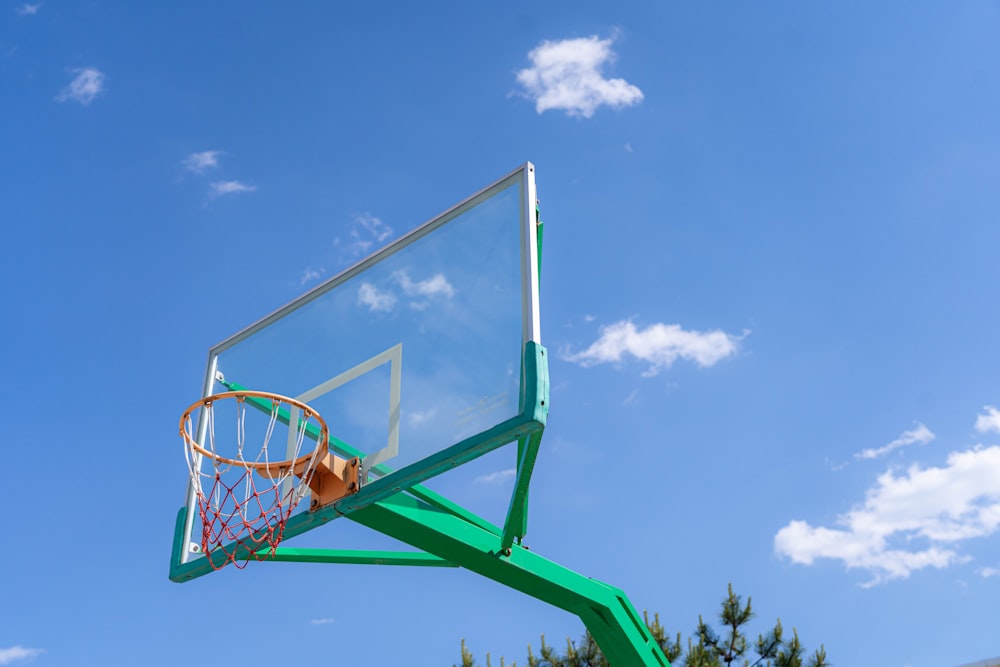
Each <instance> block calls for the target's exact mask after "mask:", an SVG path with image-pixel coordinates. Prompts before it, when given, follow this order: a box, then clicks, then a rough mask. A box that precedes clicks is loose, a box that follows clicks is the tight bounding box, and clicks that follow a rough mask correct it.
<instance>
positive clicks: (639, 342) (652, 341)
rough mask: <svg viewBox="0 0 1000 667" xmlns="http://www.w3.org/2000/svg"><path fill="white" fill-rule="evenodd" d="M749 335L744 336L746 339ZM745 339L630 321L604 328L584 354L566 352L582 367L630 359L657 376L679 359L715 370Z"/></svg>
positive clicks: (719, 333) (745, 333)
mask: <svg viewBox="0 0 1000 667" xmlns="http://www.w3.org/2000/svg"><path fill="white" fill-rule="evenodd" d="M748 333H749V332H744V333H743V336H746V335H747V334H748ZM743 336H733V335H730V334H727V333H725V332H723V331H719V330H718V329H716V330H714V331H685V330H684V329H682V328H681V327H680V325H679V324H651V325H649V326H648V327H646V328H645V329H637V328H636V326H635V324H633V323H632V321H631V320H623V321H621V322H615V323H614V324H611V325H608V326H606V327H601V334H600V337H599V338H598V339H597V340H596V341H595V342H594V343H593V344H592V345H591V346H590V347H588V348H587V349H586V350H583V351H582V352H576V353H571V352H566V353H564V354H563V358H564V359H565V360H566V361H572V362H574V363H578V364H580V365H581V366H593V365H595V364H604V363H609V362H616V363H617V362H620V361H621V360H622V357H623V356H625V355H629V356H632V357H635V358H636V359H639V360H641V361H644V362H647V363H648V364H650V366H649V369H648V370H647V371H646V372H645V373H644V374H643V375H645V376H647V377H649V376H653V375H656V374H657V373H659V372H660V371H661V370H663V369H666V368H670V366H671V365H673V363H674V361H676V360H677V359H678V358H680V359H687V360H690V361H693V362H695V363H696V364H698V365H699V366H702V367H707V366H712V365H713V364H715V363H716V362H718V361H720V360H722V359H725V358H726V357H728V356H730V355H733V354H735V353H736V351H737V350H738V349H739V342H740V340H741V339H742V338H743Z"/></svg>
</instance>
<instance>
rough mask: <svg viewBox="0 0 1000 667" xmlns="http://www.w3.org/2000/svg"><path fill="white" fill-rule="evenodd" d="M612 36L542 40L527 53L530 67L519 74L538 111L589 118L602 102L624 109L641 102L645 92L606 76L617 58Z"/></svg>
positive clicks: (520, 82) (518, 79)
mask: <svg viewBox="0 0 1000 667" xmlns="http://www.w3.org/2000/svg"><path fill="white" fill-rule="evenodd" d="M613 42H614V39H613V38H609V39H599V38H598V37H597V36H596V35H594V36H591V37H580V38H577V39H564V40H560V41H555V42H550V41H545V42H542V43H541V44H540V45H539V46H538V47H536V48H535V49H534V50H532V51H531V52H530V53H529V54H528V59H529V60H530V61H531V67H529V68H527V69H523V70H521V71H520V72H518V73H517V82H518V83H519V84H521V86H522V88H523V90H524V93H525V94H526V95H527V96H528V97H529V98H530V99H532V100H534V101H535V110H536V111H537V112H538V113H544V112H545V111H548V110H549V109H557V110H558V109H561V110H564V111H565V112H566V113H567V114H568V115H570V116H581V117H583V118H590V117H591V116H593V115H594V111H596V110H597V107H599V106H601V105H607V106H609V107H612V108H621V107H627V106H631V105H633V104H638V103H639V102H641V101H642V91H641V90H639V88H637V87H636V86H634V85H632V84H630V83H629V82H627V81H625V80H624V79H606V78H605V77H604V75H603V74H602V69H603V67H604V66H605V65H606V64H608V63H611V62H613V61H614V60H615V52H614V51H612V49H611V44H612V43H613Z"/></svg>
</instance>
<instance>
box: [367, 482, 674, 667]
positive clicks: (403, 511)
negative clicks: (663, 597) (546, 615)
mask: <svg viewBox="0 0 1000 667" xmlns="http://www.w3.org/2000/svg"><path fill="white" fill-rule="evenodd" d="M347 518H348V519H350V520H352V521H356V522H357V523H360V524H362V525H364V526H367V527H368V528H371V529H372V530H376V531H378V532H380V533H383V534H385V535H389V536H390V537H394V538H396V539H398V540H400V541H402V542H405V543H407V544H409V545H410V546H413V547H416V548H418V549H421V550H423V551H425V552H427V553H430V554H433V555H435V556H438V557H439V558H441V559H442V560H445V561H448V562H450V563H456V564H458V565H459V566H461V567H464V568H466V569H468V570H472V571H473V572H476V573H478V574H480V575H482V576H485V577H488V578H490V579H493V580H494V581H497V582H499V583H501V584H504V585H505V586H509V587H510V588H514V589H516V590H519V591H521V592H523V593H526V594H528V595H530V596H532V597H535V598H538V599H539V600H542V601H544V602H548V603H549V604H552V605H555V606H557V607H559V608H561V609H564V610H566V611H568V612H570V613H573V614H576V615H577V616H579V617H580V619H581V620H582V621H583V623H584V624H585V625H586V626H587V629H588V630H589V631H590V633H591V634H592V635H593V636H594V639H595V640H596V641H597V644H598V646H600V647H601V651H603V652H604V655H605V656H606V657H607V658H608V661H609V662H610V663H611V664H612V665H614V666H615V667H669V665H670V663H669V662H668V661H667V658H666V656H664V655H663V652H662V651H661V650H660V647H659V646H658V645H657V643H656V641H655V640H654V639H653V637H652V635H651V634H650V632H649V630H648V628H646V624H645V622H644V621H643V619H642V617H641V616H639V614H638V613H636V611H635V608H634V607H633V606H632V604H631V603H630V602H629V600H628V598H627V597H626V596H625V594H624V593H623V592H622V591H621V590H619V589H617V588H614V587H613V586H609V585H607V584H605V583H602V582H600V581H597V580H595V579H590V578H588V577H585V576H583V575H581V574H578V573H576V572H574V571H572V570H570V569H568V568H566V567H563V566H562V565H559V564H557V563H553V562H552V561H550V560H547V559H545V558H543V557H542V556H539V555H538V554H536V553H534V552H532V551H528V550H527V549H525V548H524V547H522V546H520V545H516V544H515V545H512V546H511V547H510V555H509V556H507V555H504V553H503V552H502V550H501V548H500V547H501V544H500V538H498V537H497V536H496V535H494V534H492V533H490V532H488V531H485V530H482V529H480V528H478V527H476V526H474V525H472V524H470V523H468V522H466V521H462V520H461V519H459V518H458V517H456V516H454V515H452V514H449V513H447V512H441V511H439V510H436V509H435V508H433V507H431V506H429V505H427V504H426V503H422V502H420V501H419V500H416V499H415V498H412V497H408V496H405V495H397V496H394V497H392V498H388V499H386V500H383V501H380V502H378V503H374V504H371V505H367V506H366V507H363V508H360V509H358V510H356V511H354V512H352V513H350V514H348V515H347Z"/></svg>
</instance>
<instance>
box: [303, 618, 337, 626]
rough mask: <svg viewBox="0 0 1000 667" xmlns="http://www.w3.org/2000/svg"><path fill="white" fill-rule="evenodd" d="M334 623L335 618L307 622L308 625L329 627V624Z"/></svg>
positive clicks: (315, 619)
mask: <svg viewBox="0 0 1000 667" xmlns="http://www.w3.org/2000/svg"><path fill="white" fill-rule="evenodd" d="M336 622H337V619H335V618H314V619H312V620H311V621H309V623H310V624H312V625H330V624H331V623H336Z"/></svg>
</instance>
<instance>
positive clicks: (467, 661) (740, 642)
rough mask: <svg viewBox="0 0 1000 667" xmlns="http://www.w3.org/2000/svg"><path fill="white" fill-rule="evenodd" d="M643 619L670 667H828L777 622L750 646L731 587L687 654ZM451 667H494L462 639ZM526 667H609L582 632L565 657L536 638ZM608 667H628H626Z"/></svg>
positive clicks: (745, 618)
mask: <svg viewBox="0 0 1000 667" xmlns="http://www.w3.org/2000/svg"><path fill="white" fill-rule="evenodd" d="M644 616H645V620H646V627H648V628H649V631H650V633H651V634H652V635H653V638H654V639H655V640H656V643H657V644H659V646H660V648H661V649H662V650H663V653H664V655H666V656H667V659H668V660H670V663H671V664H672V665H674V666H675V667H678V666H679V667H830V663H829V662H828V661H827V659H826V650H825V649H824V648H823V646H822V645H820V647H819V648H818V649H816V650H815V651H814V652H813V653H812V654H811V655H808V656H807V655H806V650H805V648H804V647H803V646H802V643H801V642H800V641H799V635H798V633H797V632H796V631H795V629H794V628H793V629H792V636H791V637H790V638H789V637H786V636H785V633H784V629H783V628H782V627H781V619H778V620H777V621H776V622H775V624H774V628H773V629H770V630H768V632H767V633H765V634H762V635H758V636H757V639H756V640H751V639H750V638H749V637H748V635H747V630H746V626H747V625H748V624H749V623H750V621H751V619H753V617H754V613H753V608H752V607H751V604H750V598H747V601H746V604H745V605H744V604H743V599H742V598H741V597H740V596H739V595H736V594H735V593H733V585H732V584H729V594H728V595H727V596H726V598H725V599H723V601H722V611H721V612H720V614H719V630H716V629H715V628H713V627H712V626H711V625H709V624H708V623H706V622H705V621H704V619H703V618H702V617H701V616H699V617H698V625H697V626H696V628H695V631H694V634H693V636H692V637H690V638H688V640H687V650H684V649H683V648H682V642H681V633H679V632H678V633H677V635H676V636H675V637H668V636H667V632H666V630H665V629H664V627H663V625H662V624H661V623H660V616H659V614H656V615H654V616H653V619H652V620H650V618H649V615H648V614H645V615H644ZM453 667H494V665H493V664H492V662H491V659H490V655H489V654H488V653H487V654H486V663H485V665H483V666H480V665H478V664H477V663H476V660H475V657H474V656H473V655H472V652H471V651H469V649H468V648H467V647H466V646H465V640H464V639H463V640H462V663H461V665H454V666H453ZM499 667H517V663H510V664H509V665H508V664H506V663H505V662H504V659H503V658H502V657H501V658H500V666H499ZM527 667H612V666H611V664H610V663H609V662H608V661H607V659H606V658H605V657H604V655H603V654H602V653H601V649H600V647H598V646H597V642H595V641H594V638H593V637H592V636H591V635H590V633H589V632H587V633H585V634H584V635H583V637H581V638H580V640H579V641H578V642H574V641H572V640H570V639H567V640H566V650H565V652H561V651H559V650H557V649H556V648H554V647H552V646H549V645H548V644H547V643H546V641H545V636H544V635H542V638H541V649H540V654H539V655H537V656H536V655H535V654H534V652H533V651H532V649H531V645H530V644H529V645H528V658H527ZM614 667H629V665H615V666H614Z"/></svg>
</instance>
